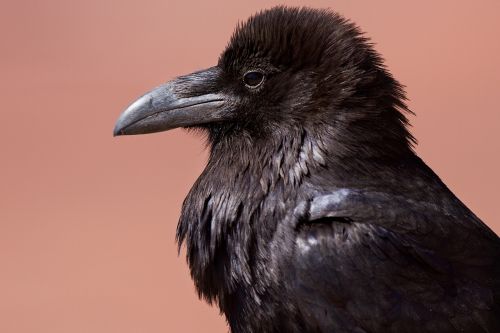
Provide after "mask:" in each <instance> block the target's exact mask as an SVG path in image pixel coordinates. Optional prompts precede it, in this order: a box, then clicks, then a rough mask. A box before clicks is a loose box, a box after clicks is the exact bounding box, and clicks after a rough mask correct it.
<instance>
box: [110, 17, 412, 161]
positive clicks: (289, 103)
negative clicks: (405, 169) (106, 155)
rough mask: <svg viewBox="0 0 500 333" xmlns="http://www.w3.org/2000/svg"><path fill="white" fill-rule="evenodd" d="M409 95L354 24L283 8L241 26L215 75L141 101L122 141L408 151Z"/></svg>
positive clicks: (178, 82) (183, 79)
mask: <svg viewBox="0 0 500 333" xmlns="http://www.w3.org/2000/svg"><path fill="white" fill-rule="evenodd" d="M402 110H406V106H405V104H404V92H403V90H402V88H401V86H400V85H399V84H398V83H397V81H395V80H394V79H393V78H392V76H391V75H390V74H389V73H388V72H387V71H386V69H385V67H384V66H383V64H382V59H381V58H380V56H379V55H378V54H377V53H376V52H375V51H374V50H373V47H372V45H371V44H370V43H369V41H368V40H367V38H365V37H364V36H363V34H362V33H361V32H360V31H359V29H358V28H357V27H356V26H355V25H354V24H353V23H350V22H349V21H347V20H346V19H344V18H343V17H341V16H340V15H338V14H336V13H334V12H332V11H329V10H317V9H309V8H288V7H275V8H272V9H269V10H265V11H262V12H260V13H258V14H256V15H255V16H253V17H251V18H250V19H248V21H246V22H245V23H243V24H240V25H239V26H238V27H237V28H236V30H235V32H234V34H233V36H232V37H231V40H230V42H229V44H228V46H227V48H226V49H225V50H224V51H223V53H222V55H221V56H220V58H219V61H218V63H217V65H216V66H214V67H211V68H209V69H206V70H203V71H198V72H195V73H192V74H189V75H185V76H180V77H178V78H176V79H174V80H172V81H170V82H167V83H165V84H163V85H161V86H159V87H157V88H155V89H153V90H152V91H150V92H148V93H146V94H145V95H143V96H142V97H140V98H139V99H138V100H137V101H135V102H134V103H132V104H131V105H130V106H129V107H128V108H127V109H126V110H125V111H124V112H123V114H122V115H121V116H120V118H119V119H118V121H117V123H116V126H115V129H114V135H128V134H144V133H152V132H159V131H165V130H169V129H173V128H177V127H185V128H193V127H194V128H201V129H205V130H207V131H208V133H209V138H211V141H212V143H214V142H216V141H217V140H219V139H220V137H221V136H225V137H228V136H232V137H235V136H242V135H244V136H245V137H246V138H256V139H257V138H258V139H262V138H267V137H269V136H275V135H282V136H286V135H289V133H291V132H294V133H296V132H297V131H310V132H313V131H315V132H321V133H324V135H327V136H329V137H330V138H331V139H332V140H334V141H336V143H337V144H341V146H342V147H343V148H342V149H341V150H342V151H344V152H348V151H349V152H354V153H357V152H359V150H364V151H366V150H367V149H366V146H370V145H371V146H377V145H378V146H381V147H378V148H377V149H379V150H382V151H395V150H401V149H403V150H404V149H408V147H409V146H411V141H412V137H411V135H410V134H409V133H408V132H407V130H406V126H405V125H406V118H405V116H404V114H403V113H402V112H401V111H402Z"/></svg>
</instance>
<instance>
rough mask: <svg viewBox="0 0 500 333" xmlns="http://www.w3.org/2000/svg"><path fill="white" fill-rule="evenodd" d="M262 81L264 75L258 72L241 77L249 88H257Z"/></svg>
mask: <svg viewBox="0 0 500 333" xmlns="http://www.w3.org/2000/svg"><path fill="white" fill-rule="evenodd" d="M262 79H264V74H262V73H260V72H248V73H246V74H245V76H244V77H243V81H244V82H245V84H247V85H249V86H250V87H255V86H258V85H259V84H260V83H261V82H262Z"/></svg>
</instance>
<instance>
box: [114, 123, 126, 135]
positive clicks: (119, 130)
mask: <svg viewBox="0 0 500 333" xmlns="http://www.w3.org/2000/svg"><path fill="white" fill-rule="evenodd" d="M124 134H125V133H124V132H123V129H122V128H121V126H119V124H116V125H115V128H114V129H113V137H115V136H121V135H124Z"/></svg>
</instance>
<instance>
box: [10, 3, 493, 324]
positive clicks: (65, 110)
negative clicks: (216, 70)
mask: <svg viewBox="0 0 500 333" xmlns="http://www.w3.org/2000/svg"><path fill="white" fill-rule="evenodd" d="M279 3H283V2H278V1H199V2H194V1H187V0H182V1H171V0H145V1H110V0H86V1H77V2H76V1H62V0H59V1H56V0H47V1H35V0H32V1H26V0H21V1H14V0H11V1H5V0H1V2H0V35H1V36H0V51H1V52H0V97H1V104H2V106H1V108H0V115H1V118H0V121H1V129H0V154H1V163H0V332H5V333H18V332H37V333H44V332H47V333H49V332H50V333H59V332H64V333H67V332H71V333H79V332H82V333H83V332H93V333H100V332H106V333H109V332H111V333H114V332H117V333H118V332H119V333H128V332H150V333H155V332H201V331H203V332H224V331H227V326H226V324H225V322H224V319H223V318H222V317H220V316H219V314H218V310H217V309H216V308H215V307H210V306H208V305H207V304H206V303H204V302H202V301H199V300H198V299H197V296H196V293H195V291H194V287H193V284H192V282H191V280H190V277H189V273H188V270H187V267H186V264H185V260H184V254H182V255H181V256H180V257H178V256H177V249H176V245H175V244H174V235H175V228H176V224H177V219H178V216H179V210H180V207H181V203H182V200H183V198H184V196H185V195H186V193H187V191H188V189H189V188H190V186H191V185H192V184H193V182H194V180H195V179H196V177H197V176H198V174H199V173H200V172H201V170H202V168H203V165H204V162H205V159H206V151H205V150H204V146H203V142H202V140H201V138H199V137H195V136H193V135H191V134H188V133H186V132H185V131H182V130H174V131H171V132H167V133H160V134H154V135H147V136H135V137H120V138H113V137H112V129H113V125H114V122H115V120H116V118H117V117H118V115H119V114H120V112H121V111H122V110H123V109H124V107H126V106H127V104H128V103H129V102H131V101H132V100H134V99H135V98H136V97H138V96H139V95H140V94H142V93H143V92H145V91H147V90H149V89H150V88H152V87H154V86H156V85H158V84H160V83H162V82H164V81H166V80H169V79H171V78H173V77H174V76H177V75H180V74H183V73H188V72H191V71H194V70H197V69H201V68H205V67H209V66H211V65H213V64H215V63H216V61H217V58H218V55H219V53H220V52H221V51H222V49H223V48H224V47H225V45H226V43H227V41H228V38H229V37H230V35H231V33H232V30H233V27H234V26H235V24H236V23H237V22H238V21H240V20H244V19H245V18H246V17H248V16H249V15H250V14H252V13H254V12H255V11H257V10H259V9H261V8H268V7H270V6H272V5H274V4H279ZM287 3H288V4H294V5H297V4H300V5H309V6H313V7H331V8H333V9H336V10H338V11H339V12H340V13H342V14H344V15H345V16H347V17H348V18H351V19H352V20H354V21H355V22H357V24H359V25H360V26H361V27H362V29H363V30H364V31H366V32H367V35H368V36H370V37H371V38H372V39H373V41H374V42H375V43H376V48H377V50H379V51H380V52H381V53H382V54H383V55H384V57H385V58H386V59H387V64H388V66H389V68H390V70H391V71H392V73H393V74H394V75H395V76H396V78H398V79H399V80H400V81H401V82H402V83H403V84H404V85H406V86H407V92H408V96H409V98H410V103H409V104H410V107H411V109H412V110H414V111H415V112H416V117H411V121H412V123H413V133H414V134H415V136H416V137H417V138H418V140H419V142H420V144H419V145H418V147H417V152H418V153H419V154H420V156H422V157H423V159H424V160H425V161H426V162H427V163H428V164H429V165H430V166H431V167H432V168H433V169H434V170H435V171H436V172H437V173H438V174H439V175H440V176H441V177H442V178H443V179H444V181H445V182H446V183H447V184H448V185H449V187H450V188H451V189H452V190H453V191H454V192H455V193H456V194H457V195H458V196H459V197H460V198H461V199H462V200H463V201H464V202H465V203H466V204H467V205H468V206H469V207H470V208H471V209H472V210H473V211H474V212H476V213H477V215H479V217H481V218H482V219H483V220H484V221H485V222H486V223H487V224H488V225H490V227H492V228H493V229H494V230H495V231H496V232H497V233H498V232H500V220H499V217H500V210H499V203H498V199H499V197H498V189H499V187H500V183H499V176H498V173H499V170H500V157H499V154H498V153H499V152H500V149H499V137H500V134H499V130H500V116H499V107H498V105H499V100H498V97H499V86H500V64H499V53H500V43H499V40H500V39H499V37H498V36H499V33H500V20H499V19H498V13H500V2H499V1H461V2H458V1H418V2H412V3H411V4H410V3H409V2H404V4H403V3H402V2H401V1H377V2H376V3H375V1H364V2H361V1H355V2H354V1H300V2H299V1H289V2H287Z"/></svg>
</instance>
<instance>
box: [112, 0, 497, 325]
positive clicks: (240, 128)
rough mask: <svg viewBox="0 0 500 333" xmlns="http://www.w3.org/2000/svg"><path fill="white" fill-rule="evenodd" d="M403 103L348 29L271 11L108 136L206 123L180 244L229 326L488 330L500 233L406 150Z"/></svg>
mask: <svg viewBox="0 0 500 333" xmlns="http://www.w3.org/2000/svg"><path fill="white" fill-rule="evenodd" d="M408 112H409V110H408V109H407V107H406V105H405V95H404V91H403V89H402V87H401V85H400V84H399V83H398V82H397V81H396V80H395V79H394V78H393V77H392V76H391V74H390V73H389V72H388V71H387V69H386V68H385V67H384V65H383V62H382V58H381V57H380V56H379V55H378V54H377V53H376V52H375V51H374V49H373V47H372V45H371V44H370V42H369V41H368V40H367V38H366V37H364V36H363V35H362V34H361V33H360V31H359V29H358V28H357V27H356V26H355V25H354V24H353V23H351V22H349V21H347V20H346V19H344V18H343V17H341V16H340V15H338V14H336V13H334V12H332V11H329V10H316V9H307V8H300V9H299V8H287V7H276V8H273V9H270V10H266V11H262V12H260V13H258V14H256V15H255V16H253V17H251V18H250V19H249V20H248V21H247V22H246V23H244V24H242V25H239V26H238V27H237V29H236V31H235V33H234V35H233V36H232V38H231V40H230V43H229V45H228V47H227V48H226V50H225V51H224V52H223V53H222V55H221V57H220V59H219V61H218V64H217V66H214V67H212V68H209V69H207V70H204V71H200V72H196V73H193V74H190V75H187V76H181V77H179V78H177V79H175V80H173V81H171V82H168V83H166V84H164V85H162V86H160V87H158V88H156V89H154V90H152V91H151V92H149V93H147V94H145V95H144V96H142V97H141V98H140V99H139V100H137V101H136V102H134V103H133V104H132V105H131V106H129V108H128V109H127V110H126V111H125V112H124V113H123V114H122V115H121V116H120V118H119V119H118V122H117V124H116V127H115V130H114V134H115V135H128V134H142V133H151V132H158V131H164V130H168V129H172V128H176V127H185V128H197V129H201V130H203V131H204V132H206V133H207V137H208V142H209V147H210V155H209V159H208V162H207V166H206V168H205V170H204V171H203V173H202V174H201V176H200V177H199V178H198V180H197V181H196V183H195V184H194V186H193V188H192V189H191V191H190V193H189V194H188V196H187V198H186V199H185V201H184V204H183V207H182V214H181V217H180V221H179V224H178V227H177V240H178V243H179V247H180V246H181V245H182V244H185V245H186V249H187V261H188V263H189V267H190V269H191V275H192V278H193V280H194V282H195V284H196V288H197V290H198V292H199V295H200V296H202V297H204V298H205V299H206V300H207V301H208V302H215V303H216V304H217V305H218V306H219V307H220V309H221V311H222V312H224V314H225V315H226V318H227V321H228V323H229V325H230V327H231V331H232V332H440V333H443V332H490V333H494V332H500V304H499V300H500V261H499V260H500V241H499V238H498V236H497V235H496V234H495V233H494V232H493V231H491V230H490V229H489V228H488V227H487V226H486V225H485V224H483V223H482V222H481V221H480V220H479V219H478V218H477V217H476V216H475V215H474V214H473V213H472V212H471V211H470V210H469V209H468V208H467V207H466V206H465V205H464V204H463V203H462V202H460V200H459V199H457V197H456V196H455V195H454V194H453V193H452V192H451V191H450V190H449V189H448V188H447V187H446V185H445V184H443V182H442V181H441V180H440V179H439V177H438V176H437V175H436V174H435V173H434V172H433V171H432V170H431V169H430V168H429V167H428V166H427V165H426V164H425V163H424V162H423V161H422V160H421V159H420V158H418V157H417V156H416V155H415V152H414V151H413V148H412V147H413V144H414V139H413V137H412V136H411V134H410V133H409V132H408V129H407V125H408V121H407V118H406V114H407V113H408Z"/></svg>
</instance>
